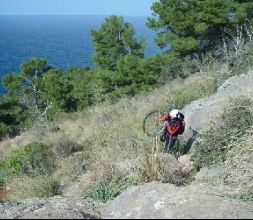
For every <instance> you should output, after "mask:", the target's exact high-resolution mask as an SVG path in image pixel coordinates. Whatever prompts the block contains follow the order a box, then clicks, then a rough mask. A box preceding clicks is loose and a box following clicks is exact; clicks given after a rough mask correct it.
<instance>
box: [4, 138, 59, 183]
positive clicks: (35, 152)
mask: <svg viewBox="0 0 253 220" xmlns="http://www.w3.org/2000/svg"><path fill="white" fill-rule="evenodd" d="M55 162H56V161H55V157H54V155H53V152H52V150H51V147H50V146H48V145H45V144H43V143H37V142H34V143H31V144H28V145H26V146H24V147H22V148H20V149H18V150H16V151H13V152H12V153H11V154H10V155H9V156H8V157H6V158H4V159H3V160H2V161H1V162H0V184H1V185H0V186H4V184H5V183H6V181H7V180H8V178H9V177H10V176H12V175H24V174H25V175H30V176H36V175H43V174H48V173H51V172H52V171H53V170H54V168H55Z"/></svg>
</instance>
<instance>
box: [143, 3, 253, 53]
mask: <svg viewBox="0 0 253 220" xmlns="http://www.w3.org/2000/svg"><path fill="white" fill-rule="evenodd" d="M252 9H253V2H252V1H249V0H245V1H241V0H160V1H157V2H155V3H153V5H152V10H153V12H154V13H153V14H154V17H151V18H148V22H147V25H148V26H149V28H151V29H154V30H156V31H158V33H157V36H156V43H157V45H158V46H160V47H161V48H165V47H166V46H168V45H171V52H172V53H175V54H176V55H178V56H181V57H183V56H186V55H190V56H192V57H194V56H195V57H196V56H197V57H201V56H202V55H204V54H206V53H207V52H210V51H212V52H213V53H214V54H215V53H216V54H217V53H219V54H221V52H219V51H222V54H224V53H225V55H226V56H228V48H229V46H230V44H232V43H237V44H238V37H240V36H243V38H244V39H243V40H244V41H252V39H251V38H250V36H252V21H253V20H252V19H253V10H252ZM240 28H241V29H240ZM236 40H237V42H235V41H236Z"/></svg>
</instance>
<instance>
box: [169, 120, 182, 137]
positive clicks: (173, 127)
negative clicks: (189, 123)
mask: <svg viewBox="0 0 253 220" xmlns="http://www.w3.org/2000/svg"><path fill="white" fill-rule="evenodd" d="M184 127H185V126H184V124H183V119H180V118H176V119H171V120H168V126H167V132H168V133H169V134H171V135H178V134H183V133H184Z"/></svg>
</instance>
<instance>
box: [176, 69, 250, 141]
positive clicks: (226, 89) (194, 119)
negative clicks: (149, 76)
mask: <svg viewBox="0 0 253 220" xmlns="http://www.w3.org/2000/svg"><path fill="white" fill-rule="evenodd" d="M250 94H251V95H252V94H253V72H249V73H248V74H242V75H239V76H233V77H231V78H229V79H227V80H226V81H225V82H224V83H223V84H222V85H221V86H220V87H219V88H218V91H217V92H216V93H215V94H213V95H211V96H209V97H206V98H203V99H198V100H196V101H193V102H191V103H190V104H189V105H187V106H185V107H184V108H183V109H182V110H181V111H182V113H184V115H185V121H186V128H185V133H184V135H182V137H181V140H183V141H184V142H191V141H192V140H191V138H194V137H192V136H193V132H194V131H195V132H200V131H203V130H204V129H207V128H208V127H209V126H210V124H211V123H212V121H213V120H215V119H216V118H217V117H218V116H219V115H220V114H221V113H222V110H223V109H224V107H226V105H227V103H228V101H229V98H233V97H236V96H242V95H250ZM190 127H191V129H190Z"/></svg>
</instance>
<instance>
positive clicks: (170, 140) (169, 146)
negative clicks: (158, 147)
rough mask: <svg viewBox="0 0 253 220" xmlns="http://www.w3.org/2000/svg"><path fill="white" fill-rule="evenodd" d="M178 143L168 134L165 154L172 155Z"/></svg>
mask: <svg viewBox="0 0 253 220" xmlns="http://www.w3.org/2000/svg"><path fill="white" fill-rule="evenodd" d="M175 142H176V138H175V137H173V136H172V135H170V134H166V140H165V149H164V150H165V152H167V153H170V151H171V149H172V147H173V146H174V144H175Z"/></svg>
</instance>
